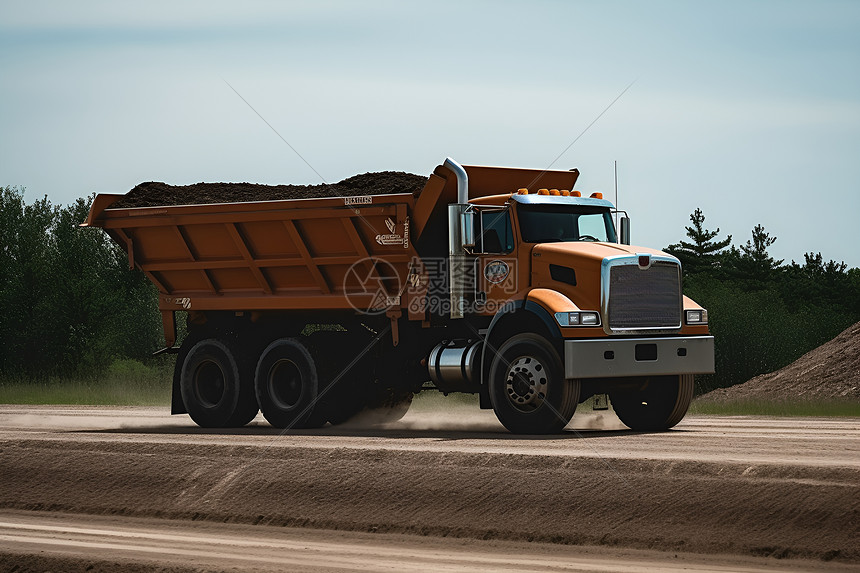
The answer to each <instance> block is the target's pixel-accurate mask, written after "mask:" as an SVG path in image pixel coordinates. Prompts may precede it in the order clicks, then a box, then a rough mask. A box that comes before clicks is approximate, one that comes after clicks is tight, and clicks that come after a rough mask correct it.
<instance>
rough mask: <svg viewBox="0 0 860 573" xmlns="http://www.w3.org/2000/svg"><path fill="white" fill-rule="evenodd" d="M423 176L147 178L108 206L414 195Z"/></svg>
mask: <svg viewBox="0 0 860 573" xmlns="http://www.w3.org/2000/svg"><path fill="white" fill-rule="evenodd" d="M426 183H427V177H424V176H423V175H415V174H414V173H405V172H403V171H380V172H377V173H363V174H361V175H353V176H352V177H348V178H347V179H344V180H343V181H338V182H337V183H323V184H320V185H260V184H257V183H195V184H193V185H168V184H167V183H158V182H155V181H150V182H148V183H141V184H140V185H138V186H137V187H135V188H134V189H132V190H131V191H129V192H128V193H126V194H125V196H124V197H122V198H121V199H119V200H118V201H116V202H115V203H114V204H113V205H111V208H112V209H126V208H129V207H155V206H163V205H202V204H204V203H240V202H246V201H276V200H283V199H311V198H320V197H354V196H356V195H390V194H393V193H412V194H413V195H416V196H417V195H418V194H419V193H420V192H421V189H423V188H424V185H425V184H426Z"/></svg>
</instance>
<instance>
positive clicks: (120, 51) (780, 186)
mask: <svg viewBox="0 0 860 573" xmlns="http://www.w3.org/2000/svg"><path fill="white" fill-rule="evenodd" d="M634 80H635V84H634V85H633V86H632V87H631V88H630V89H629V91H627V93H626V94H625V95H624V96H623V97H622V98H621V99H619V100H618V102H617V103H616V104H615V105H614V106H612V107H611V109H609V111H607V112H606V114H605V115H604V116H603V117H602V118H601V119H600V120H599V121H598V122H597V123H596V124H595V125H594V126H593V127H592V128H591V129H590V130H589V131H588V132H587V133H586V134H585V135H584V136H583V137H582V138H581V139H580V140H579V141H578V142H577V143H576V144H575V145H574V146H573V147H571V148H570V150H569V151H567V152H566V153H565V154H564V155H563V156H562V157H561V158H560V159H559V161H558V162H557V163H556V164H555V167H557V168H562V169H569V168H572V167H577V168H579V169H580V171H581V172H582V175H581V177H580V183H579V185H578V188H579V189H581V190H583V191H589V192H590V191H594V190H602V191H608V192H609V195H610V197H611V196H612V194H613V193H614V192H613V188H614V182H613V161H615V160H617V161H618V173H619V184H620V206H621V207H622V208H623V209H626V210H627V211H628V212H629V213H630V215H631V216H632V217H633V238H634V243H636V244H641V245H647V246H654V247H664V246H665V245H667V244H669V243H672V242H676V241H678V240H680V239H681V238H683V235H684V229H683V228H684V226H685V225H687V224H689V220H688V217H689V214H690V213H691V212H692V211H693V210H694V209H695V208H697V207H701V208H702V209H703V211H704V213H705V215H706V217H707V220H706V226H708V227H709V228H715V227H720V229H721V231H722V235H721V236H724V235H726V234H729V233H730V234H732V235H733V238H734V244H739V243H742V242H745V241H746V240H747V239H749V238H750V236H751V230H752V228H753V227H754V226H755V225H756V224H762V225H764V227H765V229H766V230H767V231H768V232H770V233H771V234H772V235H775V236H776V237H777V238H778V240H777V242H776V243H775V244H774V245H773V247H772V248H771V253H772V254H773V255H774V256H776V257H778V258H784V259H786V262H789V261H790V260H792V259H794V260H798V261H802V260H803V253H804V252H807V251H815V252H817V251H821V252H822V253H823V255H824V257H825V259H831V258H832V259H836V260H844V261H845V262H847V263H848V264H849V265H850V266H852V267H860V249H858V239H857V237H858V225H859V224H860V223H858V219H860V2H857V1H838V2H833V1H816V2H811V1H810V2H791V1H760V2H755V1H743V2H725V1H722V2H693V1H678V2H657V1H648V2H620V1H619V2H596V1H595V2H563V1H534V0H532V1H530V2H469V1H460V2H443V1H437V2H422V3H417V2H367V3H358V2H337V1H331V2H326V1H311V2H274V1H273V2H263V1H257V2H253V1H252V2H247V1H246V2H217V1H205V2H175V1H169V2H159V1H148V2H134V3H125V2H115V1H107V2H94V1H89V2H88V1H77V2H39V1H27V2H23V1H22V2H8V1H4V0H0V186H5V185H15V186H22V187H25V188H26V190H27V192H26V197H27V199H28V200H33V199H35V198H38V197H41V196H43V195H47V196H48V197H49V198H50V199H51V200H52V201H53V202H55V203H68V202H70V201H73V200H74V199H75V198H77V197H81V196H86V195H88V194H90V193H93V192H99V193H102V192H111V193H124V192H126V191H128V190H129V189H131V188H132V187H133V186H134V185H136V184H137V183H140V182H142V181H166V182H168V183H173V184H187V183H194V182H198V181H210V182H214V181H249V182H256V183H268V184H278V183H317V182H319V178H318V177H317V175H316V173H314V171H313V170H312V169H310V168H309V167H308V166H307V165H305V163H304V162H302V160H301V159H299V158H298V157H297V156H296V155H295V154H294V153H293V152H292V151H291V150H290V148H289V147H288V146H287V145H285V144H284V142H283V141H281V140H280V139H278V137H277V136H276V135H275V134H274V133H273V132H272V131H271V130H270V129H269V127H267V126H266V124H265V123H264V122H263V121H262V120H260V118H259V117H257V116H256V115H255V114H254V112H253V111H251V110H250V109H249V108H248V106H246V104H245V103H243V102H242V100H241V99H240V98H239V97H238V96H237V95H236V94H235V93H234V92H233V91H232V90H231V89H230V88H229V87H228V85H227V84H226V83H225V82H229V83H230V84H231V85H232V86H233V87H234V88H235V89H236V90H237V91H238V92H239V93H240V94H242V96H243V97H244V98H245V99H247V100H248V101H249V102H250V103H251V104H252V105H253V106H254V107H255V108H256V110H257V111H258V112H259V113H260V114H261V115H262V116H263V117H264V118H265V119H266V120H267V121H268V122H269V123H271V125H272V126H274V127H275V128H276V129H277V130H278V131H279V132H280V134H281V135H282V136H283V137H284V138H285V139H286V140H287V141H288V142H289V143H290V144H291V145H292V146H293V147H295V148H296V149H297V150H298V151H299V152H300V153H301V154H302V155H303V156H304V158H305V159H306V160H307V161H308V162H309V163H310V164H311V165H312V166H313V168H314V169H316V170H317V171H318V172H319V173H320V174H321V175H322V177H324V178H325V180H327V181H329V182H334V181H338V180H340V179H343V178H345V177H348V176H350V175H353V174H355V173H363V172H366V171H382V170H398V171H411V172H414V173H421V174H428V173H430V172H431V171H432V170H433V168H434V167H435V166H436V165H438V164H439V163H441V162H442V161H443V160H444V158H445V157H446V156H448V155H450V156H452V157H454V158H455V159H457V160H458V161H459V162H461V163H464V164H483V165H508V166H522V167H535V168H545V167H547V166H548V165H549V164H550V162H551V161H552V160H553V159H555V158H556V157H557V156H558V154H559V153H561V152H562V151H563V150H564V149H565V147H567V146H568V145H569V144H570V143H571V141H573V140H574V138H575V137H576V136H577V135H579V134H580V132H581V131H582V130H583V129H585V127H586V126H587V125H588V124H589V123H591V122H592V121H593V120H594V118H595V117H597V115H598V114H599V113H600V112H601V111H603V109H604V108H605V107H606V106H607V105H609V103H610V102H611V101H612V100H613V99H614V98H615V97H616V96H618V94H619V93H621V91H622V90H623V89H624V88H625V87H626V86H627V85H628V84H630V83H631V82H633V81H634Z"/></svg>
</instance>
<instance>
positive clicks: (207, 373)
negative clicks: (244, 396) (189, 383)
mask: <svg viewBox="0 0 860 573" xmlns="http://www.w3.org/2000/svg"><path fill="white" fill-rule="evenodd" d="M225 391H226V383H225V377H224V371H223V370H221V366H220V365H219V364H218V363H217V362H214V361H212V360H207V361H206V362H203V363H202V364H200V366H198V367H197V370H196V371H195V372H194V393H195V394H197V399H198V401H199V402H200V405H202V406H203V407H204V408H214V407H215V406H217V405H218V404H219V403H220V402H221V399H222V398H223V397H224V392H225Z"/></svg>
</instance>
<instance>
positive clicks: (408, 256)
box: [85, 193, 416, 310]
mask: <svg viewBox="0 0 860 573" xmlns="http://www.w3.org/2000/svg"><path fill="white" fill-rule="evenodd" d="M121 197H123V196H122V195H99V196H98V197H97V198H96V201H95V203H94V204H93V207H92V210H91V212H90V216H89V218H88V219H87V222H86V223H85V225H87V226H95V227H102V228H103V229H104V230H105V231H106V232H107V233H108V234H109V235H110V236H111V237H112V238H113V239H114V240H116V241H117V243H119V244H120V245H122V246H123V247H124V248H125V250H126V252H127V253H128V256H129V262H130V264H131V265H132V266H136V267H138V268H140V269H141V270H143V272H144V273H146V275H147V276H148V277H149V279H150V280H151V281H152V282H153V283H154V284H155V285H156V286H157V287H158V289H159V290H160V291H161V293H162V295H163V296H162V297H161V307H162V309H163V310H169V309H177V308H178V309H183V308H184V309H186V310H187V309H188V308H190V307H193V308H194V309H195V310H238V309H241V310H254V309H297V308H328V309H348V308H355V307H356V304H359V305H361V304H363V303H365V302H366V303H367V304H371V300H370V299H371V298H372V297H373V296H374V293H375V290H374V291H373V292H370V291H368V293H367V296H366V298H367V300H366V301H365V300H364V299H363V298H362V296H363V295H362V292H361V290H362V285H361V281H362V279H364V278H366V277H367V275H368V273H369V272H370V271H371V267H372V265H373V264H374V263H375V262H378V260H380V259H384V261H385V262H386V263H387V264H388V265H389V266H388V267H386V269H385V271H386V272H387V273H388V274H389V275H390V274H391V272H390V271H391V270H392V269H393V270H394V271H395V273H396V277H394V276H391V277H388V278H389V279H391V280H390V281H389V282H390V283H391V284H390V286H391V287H392V289H393V290H390V291H387V292H388V294H389V295H390V296H397V295H398V294H399V292H398V290H397V289H396V285H395V283H399V285H403V284H406V275H407V273H408V268H409V262H410V261H411V260H412V259H413V257H415V256H416V252H415V249H414V247H413V245H412V244H411V242H410V239H409V215H410V211H411V209H412V208H413V206H414V202H415V198H414V197H413V195H412V194H408V193H407V194H391V195H373V196H358V197H339V198H317V199H294V200H286V201H258V202H243V203H220V204H219V203H216V204H206V205H178V206H158V207H135V208H124V209H123V208H119V209H116V208H111V205H112V204H113V203H115V202H116V201H117V200H118V199H119V198H121ZM347 295H349V296H347Z"/></svg>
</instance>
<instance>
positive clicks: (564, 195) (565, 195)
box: [561, 189, 570, 197]
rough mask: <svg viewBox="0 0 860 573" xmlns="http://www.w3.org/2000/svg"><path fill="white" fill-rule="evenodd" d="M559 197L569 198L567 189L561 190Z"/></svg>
mask: <svg viewBox="0 0 860 573" xmlns="http://www.w3.org/2000/svg"><path fill="white" fill-rule="evenodd" d="M561 196H562V197H570V190H569V189H562V190H561Z"/></svg>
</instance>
